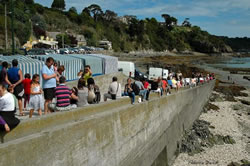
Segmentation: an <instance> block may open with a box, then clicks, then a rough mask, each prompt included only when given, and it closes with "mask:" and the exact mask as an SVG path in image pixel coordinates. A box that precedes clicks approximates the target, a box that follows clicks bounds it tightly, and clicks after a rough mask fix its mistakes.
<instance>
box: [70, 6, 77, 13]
mask: <svg viewBox="0 0 250 166" xmlns="http://www.w3.org/2000/svg"><path fill="white" fill-rule="evenodd" d="M69 12H71V13H76V14H77V10H76V8H75V7H71V8H70V9H69Z"/></svg>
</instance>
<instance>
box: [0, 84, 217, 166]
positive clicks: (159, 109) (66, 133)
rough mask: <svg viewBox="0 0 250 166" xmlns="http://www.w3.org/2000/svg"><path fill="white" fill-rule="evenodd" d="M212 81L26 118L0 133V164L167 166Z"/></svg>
mask: <svg viewBox="0 0 250 166" xmlns="http://www.w3.org/2000/svg"><path fill="white" fill-rule="evenodd" d="M213 86H214V81H211V82H210V83H208V84H204V85H202V86H198V87H195V88H192V89H184V90H181V91H179V92H178V93H174V94H171V95H169V96H164V97H161V98H159V97H156V95H155V96H153V97H152V98H151V100H150V101H148V102H143V103H137V104H135V105H131V104H129V103H130V99H129V98H122V99H119V100H117V101H110V102H107V103H100V104H97V105H90V106H88V107H85V108H78V109H75V110H72V111H68V112H58V113H56V114H50V115H46V116H42V117H40V118H34V119H27V120H24V121H22V122H21V124H20V125H19V126H17V128H15V129H14V130H13V131H11V132H10V133H8V134H7V135H4V136H3V135H2V137H1V138H2V141H3V142H4V143H2V144H0V163H1V165H12V166H33V165H36V166H44V165H51V166H56V165H60V166H64V165H65V166H69V165H70V166H71V165H73V166H78V165H79V166H84V165H88V166H94V165H95V166H96V165H101V166H118V165H119V166H120V165H124V166H125V165H126V166H127V165H131V166H132V165H133V166H140V165H141V166H151V165H164V164H166V163H168V164H170V165H171V163H172V162H173V159H174V158H175V151H176V149H177V146H178V141H179V140H180V138H181V136H182V134H183V133H184V131H185V130H187V129H188V128H190V127H191V125H192V123H193V122H194V120H196V119H197V118H198V117H199V115H200V112H201V110H202V107H203V105H204V104H205V103H206V101H207V100H208V97H209V96H210V94H211V91H212V89H213Z"/></svg>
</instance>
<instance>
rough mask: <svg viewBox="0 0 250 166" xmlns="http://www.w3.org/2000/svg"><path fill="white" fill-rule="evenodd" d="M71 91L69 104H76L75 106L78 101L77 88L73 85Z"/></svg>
mask: <svg viewBox="0 0 250 166" xmlns="http://www.w3.org/2000/svg"><path fill="white" fill-rule="evenodd" d="M71 92H72V94H71V98H70V104H71V105H73V104H74V105H76V107H77V102H78V89H77V88H76V87H73V88H72V89H71Z"/></svg>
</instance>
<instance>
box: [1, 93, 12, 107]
mask: <svg viewBox="0 0 250 166" xmlns="http://www.w3.org/2000/svg"><path fill="white" fill-rule="evenodd" d="M14 110H15V100H14V97H13V95H12V94H11V93H9V92H7V93H6V94H5V95H4V96H2V97H1V98H0V111H14Z"/></svg>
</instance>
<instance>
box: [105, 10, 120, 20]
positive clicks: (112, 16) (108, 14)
mask: <svg viewBox="0 0 250 166" xmlns="http://www.w3.org/2000/svg"><path fill="white" fill-rule="evenodd" d="M116 17H117V14H116V13H115V12H113V11H111V10H106V11H105V13H104V18H105V19H106V20H107V21H112V20H114V19H115V18H116Z"/></svg>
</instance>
